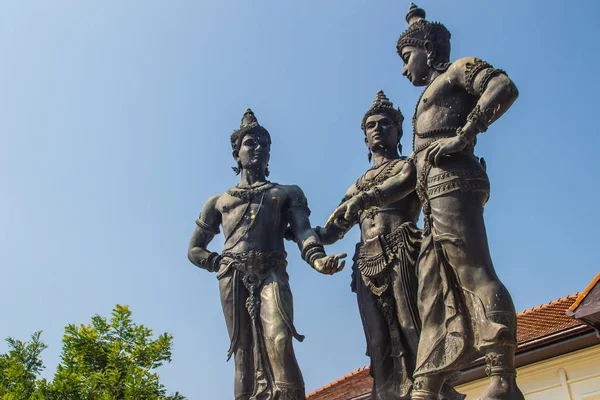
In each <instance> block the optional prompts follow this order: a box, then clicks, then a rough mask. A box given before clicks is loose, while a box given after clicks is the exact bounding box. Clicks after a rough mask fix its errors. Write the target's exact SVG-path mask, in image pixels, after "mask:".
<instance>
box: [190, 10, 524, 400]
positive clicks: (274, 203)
mask: <svg viewBox="0 0 600 400" xmlns="http://www.w3.org/2000/svg"><path fill="white" fill-rule="evenodd" d="M406 21H407V22H408V24H409V26H408V29H407V30H406V31H404V32H403V33H402V34H401V35H400V38H399V39H398V42H397V52H398V54H399V56H400V57H401V58H402V60H403V62H404V68H403V71H402V74H403V75H404V76H406V77H407V78H408V80H409V81H410V82H411V83H412V84H413V85H415V86H425V89H424V91H423V93H422V94H421V97H420V98H419V100H418V102H417V104H416V107H415V112H414V115H413V119H412V128H413V152H412V154H411V155H410V156H409V157H401V156H400V154H399V151H398V150H401V145H400V138H401V137H402V122H403V119H404V118H403V116H402V113H401V112H400V110H399V109H395V108H394V107H393V104H392V103H391V101H390V100H389V99H388V98H387V97H386V96H385V94H384V93H383V92H382V91H379V92H378V93H377V95H376V98H375V101H374V102H373V105H372V106H371V108H370V109H369V110H368V111H367V113H366V114H365V115H364V117H363V120H362V124H361V128H362V130H363V131H364V141H365V143H366V145H367V147H368V149H369V152H368V155H369V161H371V159H373V167H371V168H369V169H368V170H367V171H366V173H365V174H364V175H363V176H361V177H360V178H359V179H358V180H357V181H356V182H355V183H354V184H353V185H352V186H351V187H350V189H348V191H347V192H346V194H345V196H344V198H343V200H342V203H341V204H340V205H339V206H338V207H337V208H336V210H335V211H334V212H333V214H332V216H331V217H330V219H329V220H328V221H327V223H326V224H325V226H324V227H316V228H314V229H313V228H311V226H310V223H309V219H308V216H309V214H310V210H309V209H308V203H307V200H306V198H305V196H304V194H303V192H302V190H301V189H300V188H299V187H297V186H286V185H279V184H276V183H272V182H269V181H267V179H266V177H267V176H268V168H267V166H268V161H269V151H270V143H271V137H270V135H269V133H268V132H267V130H266V129H265V128H264V127H262V126H261V125H260V124H258V122H257V120H256V118H255V116H254V114H253V113H252V111H250V110H246V113H245V114H244V117H243V118H242V124H241V126H240V128H239V129H238V130H236V131H234V133H233V135H232V136H231V144H232V149H233V156H234V158H235V160H236V162H237V164H238V165H237V166H236V167H234V170H235V171H236V172H237V173H240V174H241V180H240V183H239V184H238V185H237V186H236V187H235V188H232V189H230V190H228V191H227V193H225V194H222V195H219V196H215V197H213V198H211V199H209V200H208V202H207V203H206V205H205V206H204V209H203V210H202V213H201V215H200V218H199V219H198V220H197V221H196V223H197V226H196V229H195V231H194V234H193V236H192V240H191V243H190V248H189V252H188V256H189V259H190V260H191V261H192V263H194V264H195V265H197V266H199V267H201V268H204V269H207V270H208V271H212V272H216V273H217V278H218V279H219V285H220V292H221V301H222V306H223V311H224V314H225V319H226V322H227V328H228V331H229V336H230V339H231V347H230V351H229V355H230V356H231V355H234V358H235V370H236V378H235V396H236V397H235V398H236V399H237V400H242V399H243V400H271V399H273V400H275V399H281V400H285V399H290V400H296V399H304V398H305V394H304V383H303V379H302V374H301V372H300V369H299V367H298V363H297V362H296V358H295V355H294V350H293V347H292V338H293V337H295V338H296V339H298V340H302V339H303V337H302V336H301V335H299V334H298V332H297V331H296V329H295V327H294V324H293V307H292V297H291V292H290V287H289V284H288V277H287V273H286V272H285V268H286V265H287V262H286V253H285V248H284V237H285V238H288V239H293V240H294V241H295V242H296V243H297V244H298V246H299V248H300V250H301V254H302V258H303V259H304V260H305V261H306V262H307V263H309V264H310V265H311V266H312V267H313V268H314V269H316V270H317V271H319V272H321V273H323V274H333V273H336V272H338V271H340V270H341V269H342V268H343V267H344V261H343V260H342V259H343V258H344V257H345V254H336V255H331V256H327V255H326V253H325V251H324V247H323V245H327V244H331V243H334V242H336V241H337V240H339V239H341V238H343V236H344V234H345V233H346V232H347V231H348V230H349V229H350V228H351V227H352V226H354V225H356V224H358V225H359V227H360V231H361V240H360V242H359V243H358V244H357V246H356V252H355V255H354V258H353V261H354V262H353V268H352V277H353V280H352V288H353V290H354V291H355V292H356V294H357V301H358V305H359V311H360V316H361V319H362V322H363V327H364V331H365V337H366V341H367V354H368V355H369V357H370V359H371V376H372V377H373V382H374V383H373V389H372V393H371V397H372V398H373V399H381V400H388V399H390V400H391V399H414V400H416V399H423V400H434V399H435V400H438V399H461V398H463V397H464V396H462V395H460V394H459V393H457V392H456V391H454V389H453V388H452V386H451V384H452V381H453V380H454V379H455V378H456V377H457V376H458V375H459V374H460V372H459V371H460V370H461V369H462V368H465V367H467V366H468V365H469V364H470V363H471V362H472V361H473V360H474V359H476V358H478V357H480V356H484V357H485V362H486V372H487V374H488V375H489V379H490V383H489V386H488V388H487V390H486V391H485V392H484V393H483V394H482V396H481V399H490V400H496V399H498V400H508V399H514V400H519V399H523V398H524V397H523V395H522V393H521V391H520V390H519V388H518V387H517V384H516V371H515V366H514V354H515V347H516V314H515V310H514V305H513V303H512V299H511V297H510V294H509V293H508V291H507V290H506V288H505V287H504V285H502V283H501V282H500V281H499V279H498V277H497V275H496V273H495V271H494V267H493V264H492V260H491V257H490V254H489V248H488V243H487V237H486V231H485V224H484V220H483V207H484V205H485V203H486V201H487V200H488V197H489V180H488V177H487V174H486V171H485V163H484V162H483V159H479V158H478V157H476V156H475V154H474V149H475V145H476V135H477V134H479V133H481V132H485V131H486V130H487V129H488V127H489V125H490V124H492V123H493V122H494V121H495V120H497V119H498V118H499V117H500V116H501V115H502V114H503V113H504V112H505V111H506V110H507V109H508V108H509V107H510V106H511V105H512V103H513V102H514V101H515V99H516V98H517V96H518V91H517V89H516V87H515V85H514V84H513V82H512V81H511V80H510V79H509V78H508V76H507V75H506V73H505V72H504V71H502V70H499V69H496V68H494V67H492V66H491V65H490V64H488V63H486V62H485V61H482V60H480V59H477V58H470V57H469V58H462V59H458V60H456V61H454V62H450V33H449V32H448V30H447V29H446V28H445V27H444V26H443V25H442V24H440V23H437V22H436V23H434V22H429V21H427V20H426V19H425V11H423V10H422V9H420V8H418V7H417V6H415V5H414V4H411V5H410V7H409V11H408V13H407V15H406ZM421 210H422V211H423V225H424V226H423V230H422V231H421V230H420V229H419V228H417V225H416V222H417V219H418V217H419V215H420V212H421ZM220 226H222V228H223V231H224V234H225V237H226V241H225V248H224V250H223V251H222V252H221V254H218V253H215V252H210V251H209V250H207V245H208V243H209V242H210V240H211V239H212V238H213V237H214V235H216V234H218V233H219V227H220Z"/></svg>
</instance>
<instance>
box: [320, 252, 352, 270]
mask: <svg viewBox="0 0 600 400" xmlns="http://www.w3.org/2000/svg"><path fill="white" fill-rule="evenodd" d="M342 258H346V253H340V254H333V255H330V256H324V257H321V258H317V259H316V260H315V261H314V265H313V268H314V269H316V270H317V271H319V272H320V273H322V274H325V275H333V274H335V273H337V272H340V271H341V270H343V269H344V265H346V260H342Z"/></svg>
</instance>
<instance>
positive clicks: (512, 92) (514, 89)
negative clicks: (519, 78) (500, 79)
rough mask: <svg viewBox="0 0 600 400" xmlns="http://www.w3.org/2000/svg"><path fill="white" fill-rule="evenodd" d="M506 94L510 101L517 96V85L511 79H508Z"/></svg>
mask: <svg viewBox="0 0 600 400" xmlns="http://www.w3.org/2000/svg"><path fill="white" fill-rule="evenodd" d="M508 94H509V99H510V102H511V103H512V102H514V101H515V100H517V98H518V97H519V89H517V85H515V83H514V82H513V81H509V84H508Z"/></svg>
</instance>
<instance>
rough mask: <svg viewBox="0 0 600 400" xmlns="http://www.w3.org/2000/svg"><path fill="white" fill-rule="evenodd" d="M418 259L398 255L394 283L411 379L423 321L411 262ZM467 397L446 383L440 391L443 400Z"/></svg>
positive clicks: (414, 270) (459, 399) (414, 255)
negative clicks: (420, 315) (420, 316)
mask: <svg viewBox="0 0 600 400" xmlns="http://www.w3.org/2000/svg"><path fill="white" fill-rule="evenodd" d="M417 252H418V249H417ZM417 257H418V254H404V253H402V252H401V253H400V254H399V255H398V261H397V262H396V263H394V269H393V271H394V274H393V277H394V280H393V282H392V284H393V289H394V298H395V300H396V313H397V317H398V322H399V324H400V329H401V332H402V336H403V338H404V343H405V344H406V353H407V354H406V357H405V359H406V363H407V366H408V368H409V369H408V371H409V373H410V375H411V376H410V378H411V379H412V374H413V373H414V369H415V364H416V358H417V350H418V344H419V336H420V330H421V320H420V318H419V310H418V307H417V290H418V280H417V275H416V265H414V264H413V263H412V262H411V259H412V260H416V259H417ZM436 386H437V385H436ZM465 397H466V396H465V395H463V394H460V393H458V392H457V391H456V390H455V389H454V388H453V387H452V386H451V385H450V384H448V383H444V384H443V385H442V387H441V389H440V399H441V400H462V399H464V398H465Z"/></svg>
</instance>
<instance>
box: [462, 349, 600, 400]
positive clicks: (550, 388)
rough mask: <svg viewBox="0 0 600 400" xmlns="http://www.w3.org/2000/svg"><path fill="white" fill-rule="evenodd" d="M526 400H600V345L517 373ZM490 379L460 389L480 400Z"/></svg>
mask: <svg viewBox="0 0 600 400" xmlns="http://www.w3.org/2000/svg"><path fill="white" fill-rule="evenodd" d="M517 382H518V384H519V387H520V388H521V391H522V392H523V394H525V399H526V400H600V345H596V346H592V347H589V348H587V349H583V350H579V351H576V352H573V353H569V354H565V355H562V356H559V357H554V358H551V359H548V360H544V361H540V362H538V363H535V364H531V365H527V366H524V367H521V368H518V369H517ZM487 384H488V378H487V377H486V378H484V379H480V380H478V381H474V382H470V383H467V384H464V385H460V386H458V387H457V388H456V389H457V390H458V391H459V392H460V393H464V394H466V395H467V400H477V399H478V398H479V396H480V395H481V394H482V393H483V391H484V390H485V388H486V387H487Z"/></svg>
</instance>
